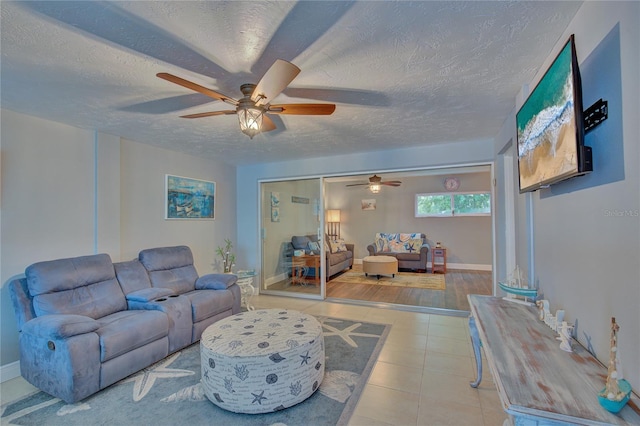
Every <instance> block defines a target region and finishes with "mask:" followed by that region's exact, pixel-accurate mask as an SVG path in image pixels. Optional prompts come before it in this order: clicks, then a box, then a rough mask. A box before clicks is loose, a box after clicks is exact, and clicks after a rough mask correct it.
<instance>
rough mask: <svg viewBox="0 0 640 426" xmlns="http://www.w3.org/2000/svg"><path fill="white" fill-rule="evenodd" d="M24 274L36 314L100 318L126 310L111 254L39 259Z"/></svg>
mask: <svg viewBox="0 0 640 426" xmlns="http://www.w3.org/2000/svg"><path fill="white" fill-rule="evenodd" d="M25 274H26V277H27V286H28V288H29V293H30V294H31V295H32V296H33V309H34V312H35V313H36V315H37V316H42V315H48V314H77V315H85V316H88V317H90V318H93V319H98V318H101V317H103V316H106V315H109V314H112V313H114V312H118V311H122V310H125V309H127V302H126V300H125V297H124V293H123V292H122V289H121V288H120V285H119V284H118V280H117V279H116V276H115V271H114V269H113V264H112V263H111V258H110V257H109V255H108V254H96V255H91V256H81V257H74V258H68V259H58V260H51V261H46V262H38V263H34V264H33V265H31V266H29V267H27V269H26V270H25Z"/></svg>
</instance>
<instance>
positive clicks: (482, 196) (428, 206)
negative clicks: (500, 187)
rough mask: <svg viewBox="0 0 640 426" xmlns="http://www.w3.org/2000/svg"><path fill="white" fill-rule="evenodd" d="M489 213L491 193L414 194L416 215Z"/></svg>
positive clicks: (480, 214)
mask: <svg viewBox="0 0 640 426" xmlns="http://www.w3.org/2000/svg"><path fill="white" fill-rule="evenodd" d="M490 214H491V194H490V193H488V192H478V193H466V194H416V217H425V216H488V215H490Z"/></svg>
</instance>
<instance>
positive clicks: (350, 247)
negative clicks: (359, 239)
mask: <svg viewBox="0 0 640 426" xmlns="http://www.w3.org/2000/svg"><path fill="white" fill-rule="evenodd" d="M345 246H347V251H350V252H351V253H353V252H354V250H353V249H354V247H355V245H354V244H345Z"/></svg>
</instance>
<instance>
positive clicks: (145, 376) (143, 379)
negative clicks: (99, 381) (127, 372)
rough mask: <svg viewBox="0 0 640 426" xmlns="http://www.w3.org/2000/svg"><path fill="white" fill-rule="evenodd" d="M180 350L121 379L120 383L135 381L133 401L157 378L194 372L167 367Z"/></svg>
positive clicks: (168, 377)
mask: <svg viewBox="0 0 640 426" xmlns="http://www.w3.org/2000/svg"><path fill="white" fill-rule="evenodd" d="M180 354H181V352H177V353H175V354H173V356H171V357H169V358H166V359H165V360H163V361H161V362H159V363H156V364H154V365H152V366H151V367H148V368H144V369H143V370H142V371H141V372H140V373H138V374H136V375H135V376H132V377H130V378H128V379H125V380H123V381H122V382H121V383H128V382H135V383H134V385H133V400H134V401H135V402H138V401H140V400H141V399H142V398H144V397H145V396H146V395H147V394H148V393H149V391H150V390H151V388H152V387H153V385H154V384H155V382H156V380H157V379H170V378H174V377H184V376H193V375H194V374H195V373H194V372H193V371H191V370H181V369H177V368H167V367H168V366H169V365H171V363H172V362H173V361H175V360H176V359H178V357H179V356H180Z"/></svg>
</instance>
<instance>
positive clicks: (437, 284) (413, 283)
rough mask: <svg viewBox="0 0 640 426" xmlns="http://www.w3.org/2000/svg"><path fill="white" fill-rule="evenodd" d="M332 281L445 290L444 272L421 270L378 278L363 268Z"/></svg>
mask: <svg viewBox="0 0 640 426" xmlns="http://www.w3.org/2000/svg"><path fill="white" fill-rule="evenodd" d="M331 281H335V282H340V283H352V284H371V285H384V286H392V287H413V288H422V289H426V290H444V289H445V288H446V287H445V279H444V274H426V273H420V272H398V273H397V274H396V276H395V277H391V276H390V275H388V276H387V275H380V279H378V277H377V276H375V275H369V276H365V275H364V272H362V269H361V268H358V269H356V268H355V267H354V269H353V270H351V271H347V272H345V273H344V274H342V275H340V276H339V277H336V278H334V279H333V280H331Z"/></svg>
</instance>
